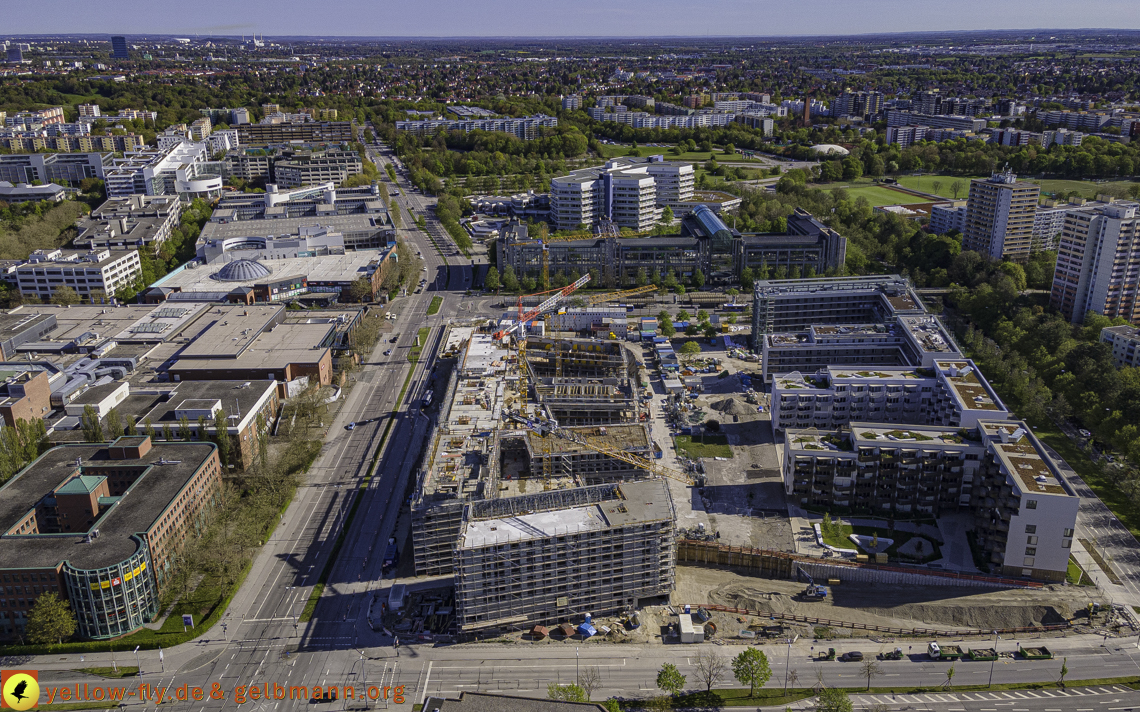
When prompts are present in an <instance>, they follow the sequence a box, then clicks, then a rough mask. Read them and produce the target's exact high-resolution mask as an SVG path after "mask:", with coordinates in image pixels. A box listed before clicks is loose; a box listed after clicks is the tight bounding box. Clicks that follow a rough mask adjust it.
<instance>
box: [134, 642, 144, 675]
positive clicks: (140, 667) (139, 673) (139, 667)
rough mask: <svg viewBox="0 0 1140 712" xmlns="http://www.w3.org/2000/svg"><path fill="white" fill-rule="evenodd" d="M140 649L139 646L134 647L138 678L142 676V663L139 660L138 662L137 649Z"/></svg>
mask: <svg viewBox="0 0 1140 712" xmlns="http://www.w3.org/2000/svg"><path fill="white" fill-rule="evenodd" d="M141 647H142V646H141V645H136V646H135V665H137V666H138V669H139V671H138V675H139V677H142V674H143V671H142V661H140V660H139V648H141Z"/></svg>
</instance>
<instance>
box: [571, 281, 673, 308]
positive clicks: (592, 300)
mask: <svg viewBox="0 0 1140 712" xmlns="http://www.w3.org/2000/svg"><path fill="white" fill-rule="evenodd" d="M658 289H660V287H657V286H655V285H652V284H647V285H645V286H644V287H637V288H635V289H625V290H622V291H620V292H606V293H605V294H594V295H591V296H589V297H586V298H585V299H586V306H588V307H592V306H594V305H595V304H601V303H602V302H612V301H613V300H615V299H624V298H626V297H634V296H637V295H638V294H645V293H646V292H656V291H657V290H658Z"/></svg>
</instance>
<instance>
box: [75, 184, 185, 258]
mask: <svg viewBox="0 0 1140 712" xmlns="http://www.w3.org/2000/svg"><path fill="white" fill-rule="evenodd" d="M181 215H182V203H181V202H180V201H179V200H178V197H177V196H170V195H161V196H160V195H155V196H151V195H132V196H129V197H126V198H111V199H109V200H107V202H105V203H103V204H102V205H100V206H99V207H98V208H96V209H94V210H92V211H91V214H90V215H87V216H84V217H82V218H80V219H79V220H78V221H77V222H76V228H78V230H79V235H78V237H76V238H75V240H74V241H73V242H72V244H73V245H75V246H76V247H86V248H87V249H89V250H95V249H99V248H113V247H117V248H120V249H122V248H130V247H134V248H138V249H143V248H144V247H149V249H150V250H152V251H154V252H157V251H158V248H159V246H160V245H161V244H162V243H163V242H165V241H166V239H167V238H168V237H170V234H171V233H172V232H173V231H174V228H176V227H178V220H179V218H180V217H181Z"/></svg>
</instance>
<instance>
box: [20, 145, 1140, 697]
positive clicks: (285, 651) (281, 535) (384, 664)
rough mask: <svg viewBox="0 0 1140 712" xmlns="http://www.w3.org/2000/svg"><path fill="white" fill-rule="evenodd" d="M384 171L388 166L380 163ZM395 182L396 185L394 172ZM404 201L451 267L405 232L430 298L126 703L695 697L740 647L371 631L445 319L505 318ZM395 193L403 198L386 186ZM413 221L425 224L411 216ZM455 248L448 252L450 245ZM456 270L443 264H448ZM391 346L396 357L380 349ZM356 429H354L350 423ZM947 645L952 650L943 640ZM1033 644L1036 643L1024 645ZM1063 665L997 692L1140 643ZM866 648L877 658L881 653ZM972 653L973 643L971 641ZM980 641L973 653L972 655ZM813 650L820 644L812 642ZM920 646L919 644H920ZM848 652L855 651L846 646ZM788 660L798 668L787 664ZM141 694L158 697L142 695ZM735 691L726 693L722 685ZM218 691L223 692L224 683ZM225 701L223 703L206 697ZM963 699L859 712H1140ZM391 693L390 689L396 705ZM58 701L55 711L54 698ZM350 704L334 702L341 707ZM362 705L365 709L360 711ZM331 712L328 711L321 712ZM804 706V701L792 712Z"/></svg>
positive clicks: (935, 671) (1114, 656)
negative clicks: (279, 695) (273, 517)
mask: <svg viewBox="0 0 1140 712" xmlns="http://www.w3.org/2000/svg"><path fill="white" fill-rule="evenodd" d="M374 160H376V161H377V162H378V165H380V166H381V168H383V164H384V163H385V162H386V161H387V158H386V156H385V155H384V154H382V153H381V154H380V155H376V156H375V157H374ZM385 176H386V174H385ZM399 188H401V189H402V191H403V192H402V194H400V197H399V198H398V200H399V202H400V205H401V207H402V209H405V210H407V209H410V210H412V211H415V212H416V213H417V214H419V215H424V216H425V219H426V221H427V227H428V231H429V233H433V234H437V240H436V242H437V244H442V245H443V246H444V247H443V250H442V251H443V253H444V254H443V255H440V254H438V253H437V252H436V250H435V249H434V248H432V246H431V245H430V243H429V241H428V240H427V239H426V237H425V236H424V235H423V234H422V233H420V232H419V231H418V230H415V229H412V228H411V227H409V228H405V229H404V230H403V231H402V232H403V235H402V236H404V237H407V238H408V239H410V240H412V241H413V242H414V243H415V244H416V245H417V246H418V247H419V249H420V251H421V252H422V254H423V258H424V261H425V266H426V267H427V274H428V279H429V284H428V287H427V289H425V290H423V292H422V293H421V294H418V295H417V294H409V295H408V296H407V297H402V298H399V299H397V300H396V301H395V303H394V307H393V311H394V312H395V313H396V314H397V315H398V317H397V319H396V320H395V322H394V330H393V333H396V334H399V339H398V343H396V344H390V343H388V342H387V340H386V339H387V338H390V337H385V338H382V340H381V342H380V343H379V344H378V345H377V348H376V350H375V352H374V353H373V354H372V356H371V357H370V358H369V359H368V362H367V363H366V364H365V365H364V367H363V368H362V369H361V370H360V371H359V372H358V373H357V374H356V376H355V377H356V381H357V382H356V383H355V384H354V386H353V388H352V389H351V391H350V392H349V393H348V395H347V399H346V402H345V403H344V404H343V406H342V407H341V409H340V411H339V415H338V416H337V418H336V419H335V420H334V421H333V422H332V423H330V424H329V430H328V435H327V440H326V444H325V446H324V448H323V450H322V452H321V454H320V456H319V457H318V459H317V461H316V463H315V464H314V467H313V468H312V470H311V471H310V473H309V477H308V478H307V480H306V483H305V484H304V486H302V487H301V488H300V489H299V490H298V492H297V495H296V497H295V498H294V500H293V503H292V504H291V505H290V507H289V509H288V510H287V512H286V514H285V517H284V518H283V520H282V523H281V524H280V526H279V527H278V528H277V530H276V531H275V532H274V533H273V535H272V536H271V537H270V539H269V540H268V541H267V542H266V544H265V546H264V547H263V548H262V550H261V551H260V553H259V554H258V557H257V559H256V561H255V563H254V566H253V569H252V570H251V572H250V575H249V576H248V578H247V579H246V582H245V584H244V585H243V587H242V589H241V590H240V592H239V593H238V595H237V596H235V598H234V600H233V602H232V603H231V606H230V609H229V611H228V613H227V614H226V616H225V617H224V618H223V621H222V624H219V625H218V626H216V627H215V628H214V629H213V630H211V631H209V632H207V633H205V634H204V635H203V636H202V637H200V638H199V639H197V640H195V641H193V642H191V643H188V644H186V645H182V646H178V647H177V648H174V649H171V650H168V651H163V656H162V659H160V658H159V654H158V653H157V652H156V651H145V652H140V653H139V656H138V660H139V662H141V666H142V671H143V674H142V675H141V676H140V677H139V678H126V680H125V682H126V686H127V687H128V688H129V690H130V691H131V694H130V695H129V696H127V697H125V698H124V703H125V707H127V708H130V709H134V710H140V709H151V708H155V709H157V705H156V704H155V703H156V701H157V700H156V698H157V690H158V688H164V689H165V690H167V692H166V693H165V694H167V695H174V694H175V691H176V690H177V689H178V688H179V686H181V685H184V684H185V685H189V686H191V687H200V688H201V689H202V690H203V691H204V692H205V697H204V699H202V700H199V701H186V702H179V701H168V702H170V704H164V705H163V707H162V709H164V710H167V709H186V710H196V711H198V712H202V711H204V710H228V709H242V710H266V711H268V710H278V709H292V708H301V707H302V706H305V707H307V706H308V704H307V702H303V701H300V700H289V699H285V700H279V699H273V700H269V701H267V700H254V699H252V698H250V697H249V696H248V694H247V697H246V698H244V699H245V700H246V701H245V702H241V701H240V699H241V698H238V697H235V695H234V690H235V689H236V688H238V687H239V686H248V685H260V684H269V685H270V686H273V685H281V686H284V688H286V689H288V688H289V686H292V685H303V686H306V687H309V686H312V685H338V686H346V685H347V686H352V687H353V688H354V689H355V690H357V692H358V694H360V693H364V692H366V690H367V689H368V688H369V687H375V691H376V692H377V693H382V691H383V689H384V687H389V688H396V687H397V686H403V692H404V699H403V702H402V704H396V703H395V702H394V701H392V699H391V696H390V697H389V699H388V700H387V701H384V700H376V701H375V702H373V703H372V706H376V707H379V706H384V707H388V706H391V707H398V708H401V709H408V708H410V705H411V704H413V703H418V702H420V701H422V699H423V698H424V696H426V695H428V694H445V695H455V694H456V693H458V692H462V691H465V690H467V691H498V692H505V693H511V694H521V695H528V696H536V697H544V696H545V694H546V688H547V685H549V684H551V683H557V684H561V683H567V682H572V681H574V680H575V679H576V675H577V670H578V669H579V668H584V667H597V668H598V669H599V671H600V673H601V676H602V684H601V688H600V689H599V690H597V691H596V692H595V694H594V697H595V699H602V698H604V697H608V696H620V697H639V696H644V695H646V694H655V693H656V687H655V682H654V681H655V677H656V672H657V670H658V669H660V667H661V665H662V664H663V663H665V662H673V663H674V664H676V665H677V666H678V667H679V668H680V669H681V672H682V673H684V674H688V675H689V676H690V677H689V683H690V684H689V688H691V689H695V688H696V680H695V675H694V672H695V670H694V665H693V659H694V656H695V655H696V653H697V652H698V651H699V650H701V649H705V650H710V651H713V652H716V653H718V654H722V655H730V654H735V652H736V651H737V650H738V647H737V646H718V645H715V644H706V645H704V646H680V645H620V646H613V645H600V644H598V643H596V642H595V643H586V644H574V643H550V644H547V645H542V646H533V647H524V648H520V647H517V646H504V645H502V644H494V643H484V644H477V645H465V646H456V647H438V648H436V647H432V646H429V645H423V646H415V645H413V646H406V645H405V646H403V647H401V648H400V649H399V650H396V649H393V648H392V647H391V641H390V639H389V638H387V637H386V636H384V635H383V634H378V633H374V632H373V631H372V630H371V629H370V627H369V626H368V623H367V616H368V605H369V601H370V600H371V598H372V596H373V594H374V592H375V591H376V590H383V589H384V588H386V587H387V585H388V582H385V581H383V580H382V578H381V561H380V557H381V556H382V555H383V548H384V544H385V543H386V542H387V540H388V537H389V536H391V535H392V533H393V532H394V531H396V530H397V519H398V517H399V516H400V507H401V505H402V504H403V501H404V492H405V486H406V483H407V478H408V477H409V476H410V474H411V472H410V471H411V467H412V465H413V463H414V462H415V461H416V460H417V457H418V454H419V452H420V449H421V447H422V444H423V441H424V438H425V436H426V433H427V432H428V429H429V426H430V424H431V417H432V415H433V413H434V411H433V410H432V409H430V408H429V409H427V411H426V412H423V411H422V409H421V408H420V405H419V403H420V399H421V397H422V394H423V392H424V390H425V389H427V388H428V387H430V377H431V368H432V365H433V363H434V353H435V350H434V349H435V346H436V343H437V341H438V339H439V337H440V335H441V333H442V329H441V328H439V327H441V326H442V325H443V324H444V323H446V322H447V321H448V320H455V319H466V318H469V317H471V316H476V315H490V314H495V313H498V312H499V311H501V310H499V309H497V308H496V307H494V303H497V301H498V300H497V299H492V298H490V297H480V296H474V297H467V296H465V292H466V290H467V289H468V288H469V287H470V286H471V277H472V273H471V267H470V262H469V261H468V260H466V259H465V258H463V257H462V255H459V254H458V253H456V252H454V248H453V246H450V245H451V243H450V241H449V240H448V241H447V242H442V240H447V237H446V233H445V232H443V231H442V229H441V228H440V227H439V225H438V223H436V222H435V221H434V218H433V216H432V213H431V207H432V201H431V199H430V198H425V197H423V196H420V195H418V194H415V193H410V192H409V188H410V186H409V185H408V184H407V183H406V182H405V181H403V180H402V179H401V181H400V183H399ZM389 190H390V192H391V193H392V194H393V195H397V194H398V193H399V192H400V191H397V190H396V186H393V185H389ZM403 224H404V225H406V226H414V223H413V221H412V220H411V219H410V216H409V215H407V214H405V216H404V221H403ZM449 246H450V247H449ZM445 259H446V261H445ZM434 296H442V297H443V299H444V301H443V306H442V308H441V310H440V312H439V313H438V314H436V315H433V316H431V317H428V316H427V314H426V312H427V307H428V305H429V304H430V301H431V298H432V297H434ZM423 326H428V327H431V328H432V332H431V334H432V335H431V339H430V340H429V344H428V348H425V350H424V355H423V357H422V358H421V360H420V362H419V363H418V364H417V365H416V366H415V367H414V370H413V372H412V378H411V381H410V384H409V388H408V391H407V393H406V394H405V397H404V398H403V400H402V401H400V402H399V403H397V398H398V396H399V391H400V388H401V386H402V384H403V382H404V378H405V376H406V375H407V373H408V369H409V368H410V367H411V365H410V364H409V362H408V360H407V353H408V349H410V348H411V346H412V342H413V339H414V338H415V334H416V331H417V329H418V328H420V327H423ZM387 348H392V349H393V353H392V355H391V356H388V357H385V356H382V355H381V354H382V352H383V351H384V350H385V349H387ZM393 408H395V409H396V415H395V416H394V417H395V421H394V422H393V423H392V429H391V433H390V435H389V438H388V440H387V442H386V445H385V447H384V450H383V452H382V453H381V460H380V465H379V467H378V468H377V470H376V473H375V476H374V477H373V479H372V480H371V482H370V483H369V485H368V487H367V488H364V489H363V490H360V489H359V488H360V485H361V483H362V478H363V477H364V475H365V474H366V472H367V470H368V464H369V462H370V459H371V456H372V453H373V452H375V449H376V447H377V445H378V440H379V438H380V436H381V433H382V432H383V429H384V428H385V427H386V426H387V424H388V419H389V418H391V417H393V416H392V415H391V413H392V410H393ZM351 421H356V422H358V423H360V424H359V425H358V426H357V427H356V428H355V429H353V430H351V431H349V430H346V429H345V426H346V425H347V424H348V423H349V422H351ZM358 492H359V496H360V497H361V500H360V504H359V508H358V511H357V516H356V517H355V518H354V520H353V523H352V526H351V528H350V530H349V531H348V532H347V536H346V538H345V544H344V546H343V548H342V549H341V550H340V553H339V556H338V557H337V559H336V560H335V562H334V565H333V568H332V570H331V576H330V578H329V582H328V586H327V587H326V589H325V591H324V595H323V596H322V597H321V599H320V602H319V604H318V606H317V609H316V612H315V614H314V616H313V619H312V621H311V622H308V623H305V624H300V623H298V622H297V618H296V617H297V616H298V615H299V614H300V612H301V610H302V609H303V607H304V604H305V602H306V601H307V600H308V598H309V595H310V593H311V591H312V587H313V585H314V584H315V583H316V578H317V577H318V575H319V573H320V572H321V571H322V570H323V569H324V567H325V565H326V563H327V562H328V560H329V556H330V555H331V550H332V547H333V544H334V542H335V541H336V538H337V536H338V534H339V533H340V532H341V531H342V529H343V527H344V522H345V517H346V515H347V513H348V510H349V508H350V506H351V503H352V498H353V496H356V495H357V493H358ZM947 642H949V641H947ZM1023 642H1024V641H1023ZM1046 642H1047V644H1048V645H1049V646H1050V648H1051V649H1054V650H1055V652H1056V653H1057V654H1058V659H1056V660H1051V661H1025V660H1018V661H1011V660H1007V659H1003V660H1001V661H999V662H998V663H997V664H995V665H994V666H993V681H994V682H995V683H1028V682H1035V681H1042V680H1055V679H1056V678H1057V676H1058V672H1059V669H1060V666H1061V660H1060V658H1062V657H1064V658H1067V664H1068V667H1069V679H1070V680H1074V679H1079V678H1105V677H1119V676H1125V675H1137V674H1138V673H1140V662H1138V661H1140V650H1138V649H1137V647H1136V645H1137V641H1136V640H1135V639H1128V640H1114V641H1108V643H1107V647H1106V646H1105V643H1104V642H1103V641H1102V640H1101V639H1100V638H1098V637H1095V636H1073V637H1069V638H1063V639H1050V640H1049V641H1046ZM855 645H860V646H861V647H862V648H863V650H864V651H865V652H869V653H874V652H877V651H878V650H879V648H882V647H890V646H880V645H878V644H870V643H862V644H855V643H852V644H851V647H854V646H855ZM966 645H969V643H966ZM975 645H977V643H975ZM815 647H816V648H817V649H818V647H819V646H815ZM916 647H921V644H918V646H916ZM1000 647H1001V648H1002V649H1006V650H1009V649H1012V648H1013V643H1012V642H1011V641H1003V643H1002V645H1001V646H1000ZM764 649H765V650H766V652H767V653H768V655H769V656H770V658H771V667H772V670H773V676H772V680H771V681H770V683H769V686H770V687H772V686H778V685H780V684H781V683H782V680H783V678H784V675H785V672H786V671H787V670H788V669H794V670H796V672H797V676H798V680H799V683H798V684H799V685H800V686H805V685H811V684H814V682H815V680H816V678H817V673H818V674H822V676H823V680H824V682H825V683H826V684H828V685H842V686H856V685H859V684H861V683H863V682H864V680H863V679H862V678H861V677H860V670H859V666H858V665H857V664H845V663H838V662H828V663H816V662H813V661H812V659H811V656H812V653H813V644H812V643H811V641H807V640H801V641H797V643H796V644H795V645H793V646H791V648H790V653H789V648H788V647H787V646H783V645H779V644H767V645H765V646H764ZM844 649H849V648H844ZM920 657H921V656H916V657H915V658H913V659H906V660H903V661H898V662H883V663H881V666H882V668H883V672H884V675H883V677H881V678H879V679H876V680H875V681H874V682H875V684H876V685H878V686H885V685H938V684H941V683H943V682H945V680H946V669H947V668H948V667H949V665H948V664H947V663H942V662H932V661H928V660H923V659H920ZM114 658H115V661H116V662H117V663H118V664H120V665H126V664H134V663H135V656H134V655H133V654H132V653H131V652H129V651H120V652H118V653H116V654H115V655H114ZM111 660H112V655H110V654H107V653H99V654H94V655H85V656H79V655H71V654H68V655H52V656H42V657H40V658H38V659H35V660H19V661H4V664H5V666H6V667H13V666H14V665H16V664H19V666H21V667H32V666H35V667H37V668H38V669H39V670H40V671H41V673H40V678H41V685H43V686H44V687H51V686H59V685H64V684H70V685H73V684H76V683H80V684H83V683H86V684H89V685H94V684H108V683H110V684H114V681H108V680H103V679H101V678H97V677H95V676H91V675H86V674H83V673H78V672H76V670H77V669H78V668H83V667H93V666H109V665H111ZM785 660H787V661H788V662H787V663H785ZM990 667H991V666H990V664H989V663H972V662H964V663H963V662H960V663H957V664H956V665H955V671H956V675H955V677H954V683H955V684H956V685H965V684H983V683H985V682H986V681H987V680H988V679H989V674H990ZM140 683H143V684H146V685H149V686H150V688H148V689H145V690H143V692H144V693H145V694H140V688H139V687H138V686H139V684H140ZM724 684H730V681H729V680H726V681H725V683H724ZM215 685H217V687H216V688H215V687H214V686H215ZM214 690H217V691H218V692H219V695H220V698H218V699H215V698H214V697H211V696H210V693H211V691H214ZM991 694H992V695H993V696H987V695H986V694H985V693H954V692H952V691H949V690H948V691H946V692H945V693H942V694H939V695H927V696H904V695H899V696H898V698H897V699H895V698H892V699H890V700H888V699H886V696H882V695H880V696H877V698H875V697H871V698H867V699H863V698H859V699H857V700H856V702H857V709H859V708H866V709H869V708H871V707H872V706H873V705H877V704H881V705H884V709H930V710H946V711H947V712H963V711H964V710H979V711H980V712H1021V710H1023V709H1024V710H1045V711H1046V712H1054V711H1056V712H1069V711H1070V710H1071V711H1072V712H1089V711H1090V710H1094V709H1095V710H1097V711H1098V712H1100V711H1102V710H1103V711H1109V712H1114V711H1116V710H1124V709H1130V706H1131V705H1133V704H1136V703H1137V697H1136V694H1135V693H1131V692H1122V691H1120V690H1116V689H1113V688H1109V687H1105V688H1099V689H1098V688H1094V689H1092V690H1087V691H1084V692H1081V693H1080V694H1077V692H1076V691H1071V692H1070V693H1069V694H1061V693H1060V692H1052V694H1046V693H1045V692H1034V693H1029V692H1025V693H991ZM390 695H391V693H390ZM57 701H59V700H57ZM343 702H349V701H347V700H343V701H338V702H337V703H335V704H336V705H337V708H340V707H341V706H343V704H342V703H343ZM351 704H352V706H354V707H357V708H359V707H361V706H362V703H361V701H360V700H353V701H351ZM324 706H325V707H326V708H329V709H331V708H332V706H331V705H330V704H327V703H326V704H325V705H324ZM794 707H796V708H804V705H803V704H801V705H797V706H794Z"/></svg>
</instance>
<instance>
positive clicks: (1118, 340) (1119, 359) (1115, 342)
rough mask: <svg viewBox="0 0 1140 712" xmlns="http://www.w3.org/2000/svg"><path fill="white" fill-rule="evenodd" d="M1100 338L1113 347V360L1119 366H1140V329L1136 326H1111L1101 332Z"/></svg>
mask: <svg viewBox="0 0 1140 712" xmlns="http://www.w3.org/2000/svg"><path fill="white" fill-rule="evenodd" d="M1100 340H1101V341H1102V342H1104V343H1106V344H1108V345H1109V347H1110V348H1111V349H1112V361H1113V363H1115V364H1116V367H1117V368H1123V367H1125V366H1131V367H1133V368H1137V367H1140V356H1138V355H1137V353H1136V351H1137V347H1138V346H1140V329H1137V328H1136V327H1135V326H1109V327H1105V328H1104V329H1102V330H1101V332H1100Z"/></svg>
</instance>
